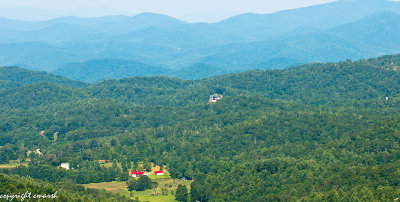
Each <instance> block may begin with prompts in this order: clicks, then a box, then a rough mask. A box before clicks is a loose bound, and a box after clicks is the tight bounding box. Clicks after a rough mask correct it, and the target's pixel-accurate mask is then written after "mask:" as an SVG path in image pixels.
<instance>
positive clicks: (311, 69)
mask: <svg viewBox="0 0 400 202" xmlns="http://www.w3.org/2000/svg"><path fill="white" fill-rule="evenodd" d="M399 66H400V55H393V56H384V57H380V58H375V59H369V60H361V61H356V62H351V61H345V62H341V63H326V64H308V65H303V66H299V67H295V68H290V69H287V70H267V71H250V72H245V73H235V74H229V75H225V76H216V77H212V78H209V79H202V80H180V79H175V78H170V77H133V78H129V79H121V80H107V81H102V82H99V83H95V84H92V85H90V86H88V87H83V88H82V87H66V86H64V85H60V84H54V83H33V84H30V83H26V84H21V85H20V86H18V85H16V86H15V87H12V89H4V90H1V91H0V94H2V96H1V101H0V102H1V108H0V119H1V120H2V121H1V123H0V146H1V147H0V154H1V155H0V158H1V159H0V162H1V163H7V162H9V161H10V160H17V159H18V160H20V161H21V162H24V160H26V158H27V157H29V158H30V162H29V167H25V166H23V165H22V166H18V167H17V168H14V169H11V170H3V172H6V173H8V174H7V176H5V177H6V178H7V179H8V180H13V179H17V178H16V177H13V176H8V175H9V174H18V175H22V176H25V175H29V176H30V177H32V178H39V179H42V180H45V181H46V183H53V182H68V183H71V182H72V183H78V184H87V183H91V182H103V181H114V180H121V181H124V180H127V179H128V176H127V173H128V170H131V169H134V168H136V167H137V166H138V163H137V162H143V164H144V165H150V163H154V164H156V165H160V166H162V165H166V168H167V169H168V171H169V172H170V173H171V176H172V177H174V178H182V177H185V178H187V179H194V182H193V183H192V185H191V190H190V200H191V201H196V200H198V201H207V200H226V201H238V200H242V201H268V200H296V199H299V200H333V201H336V200H348V201H354V200H361V201H365V200H394V199H395V198H397V197H398V195H399V194H400V187H399V183H400V175H399V173H398V166H397V165H398V163H399V160H400V157H399V155H398V153H399V152H400V147H399V139H400V137H399V126H400V119H399V118H400V117H399V113H400V109H399V107H398V105H399V104H400V94H399V92H400V91H399V89H400V77H399V72H398V68H399ZM17 70H18V69H17V68H15V71H16V72H18V71H17ZM11 74H12V72H11ZM37 85H41V86H43V88H38V87H37ZM45 86H48V88H54V87H57V88H59V89H62V90H59V91H54V94H55V95H53V94H51V95H49V94H45V93H38V94H35V93H33V94H31V95H30V96H26V97H20V96H21V95H23V94H26V93H27V92H29V89H31V91H35V89H44V90H38V92H41V91H44V92H47V90H45V89H46V88H45ZM214 93H218V94H222V95H223V99H222V100H219V101H218V102H217V103H208V98H209V96H210V95H211V94H214ZM57 94H58V95H57ZM52 97H60V99H53V98H52ZM60 100H63V101H60ZM39 101H41V102H39ZM15 103H19V104H15ZM36 149H40V151H41V153H42V154H41V155H39V154H37V153H35V152H28V151H35V150H36ZM27 155H28V156H27ZM96 160H112V161H115V162H114V163H113V164H114V165H113V166H111V167H103V166H100V165H99V164H98V163H97V162H96ZM62 162H68V163H70V165H71V167H74V168H77V169H75V170H73V171H66V170H63V169H60V168H57V166H59V165H60V163H62ZM29 180H32V179H29ZM71 186H72V185H71ZM115 197H116V196H115Z"/></svg>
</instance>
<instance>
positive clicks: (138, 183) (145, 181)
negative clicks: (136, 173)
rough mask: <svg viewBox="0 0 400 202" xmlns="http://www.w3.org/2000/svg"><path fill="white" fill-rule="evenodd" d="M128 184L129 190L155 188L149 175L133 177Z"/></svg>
mask: <svg viewBox="0 0 400 202" xmlns="http://www.w3.org/2000/svg"><path fill="white" fill-rule="evenodd" d="M126 185H127V186H128V190H129V191H144V190H146V189H151V188H153V183H152V181H151V179H150V178H149V177H148V176H147V175H143V176H140V177H139V179H134V178H131V179H129V180H128V181H127V182H126Z"/></svg>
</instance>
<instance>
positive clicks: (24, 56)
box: [0, 0, 400, 82]
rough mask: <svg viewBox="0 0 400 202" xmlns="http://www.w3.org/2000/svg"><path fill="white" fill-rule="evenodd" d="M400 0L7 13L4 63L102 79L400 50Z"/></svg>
mask: <svg viewBox="0 0 400 202" xmlns="http://www.w3.org/2000/svg"><path fill="white" fill-rule="evenodd" d="M399 27H400V2H395V1H387V0H341V1H336V2H332V3H326V4H322V5H316V6H310V7H306V8H299V9H293V10H285V11H280V12H277V13H274V14H252V13H248V14H241V15H238V16H234V17H231V18H229V19H226V20H223V21H220V22H217V23H188V22H185V21H182V20H179V19H176V18H173V17H169V16H166V15H162V14H155V13H142V14H139V15H136V16H133V17H128V16H122V15H119V16H115V15H114V16H105V17H97V18H78V17H63V18H57V19H52V20H47V21H40V22H28V21H19V20H10V19H5V18H2V19H0V41H1V45H0V65H17V66H20V67H25V68H29V69H35V70H44V71H49V72H52V73H56V74H60V75H64V76H67V77H70V78H73V79H78V80H81V81H87V82H95V81H99V80H103V79H109V78H124V77H130V76H146V75H169V76H177V77H181V78H186V79H196V78H202V77H209V76H212V75H219V74H224V73H229V72H239V71H246V70H250V69H276V68H286V67H290V66H294V65H299V64H304V63H309V62H336V61H341V60H346V59H352V60H356V59H362V58H368V57H375V56H380V55H384V54H394V53H398V52H400V46H399V45H398V42H399V41H400V32H399V31H398V30H399V29H398V28H399Z"/></svg>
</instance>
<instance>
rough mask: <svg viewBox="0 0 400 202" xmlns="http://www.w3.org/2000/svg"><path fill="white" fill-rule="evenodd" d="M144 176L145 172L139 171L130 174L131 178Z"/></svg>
mask: <svg viewBox="0 0 400 202" xmlns="http://www.w3.org/2000/svg"><path fill="white" fill-rule="evenodd" d="M145 174H146V173H145V172H141V171H132V173H131V175H132V177H140V176H142V175H145Z"/></svg>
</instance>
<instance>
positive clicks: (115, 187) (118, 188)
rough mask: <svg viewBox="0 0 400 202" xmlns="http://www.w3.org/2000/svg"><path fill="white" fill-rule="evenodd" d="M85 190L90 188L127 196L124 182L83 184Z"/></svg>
mask: <svg viewBox="0 0 400 202" xmlns="http://www.w3.org/2000/svg"><path fill="white" fill-rule="evenodd" d="M83 186H84V187H85V188H92V189H104V190H106V191H109V192H112V193H116V194H123V195H127V194H128V195H127V196H129V191H128V188H126V182H102V183H91V184H84V185H83Z"/></svg>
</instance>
